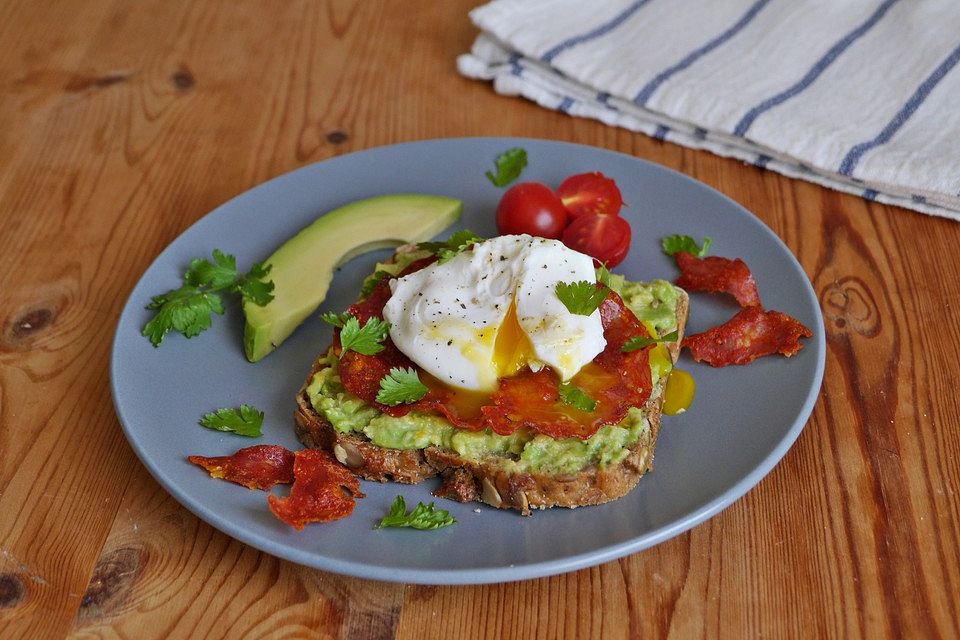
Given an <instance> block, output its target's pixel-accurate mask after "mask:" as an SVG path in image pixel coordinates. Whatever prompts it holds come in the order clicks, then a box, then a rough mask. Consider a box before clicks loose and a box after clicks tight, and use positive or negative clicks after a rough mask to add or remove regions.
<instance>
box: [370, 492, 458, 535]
mask: <svg viewBox="0 0 960 640" xmlns="http://www.w3.org/2000/svg"><path fill="white" fill-rule="evenodd" d="M456 522H457V519H456V518H454V517H453V516H451V515H450V512H449V511H447V510H446V509H437V508H436V507H435V506H434V505H433V503H432V502H431V503H430V504H423V503H422V502H418V503H417V506H416V507H415V508H414V510H413V511H411V512H410V513H407V503H406V501H405V500H404V499H403V496H397V499H396V500H394V501H393V504H392V505H391V506H390V513H388V514H387V515H385V516H384V517H383V519H382V520H380V523H379V524H378V525H377V526H376V527H375V528H376V529H383V528H384V527H413V528H414V529H440V528H441V527H449V526H450V525H452V524H456Z"/></svg>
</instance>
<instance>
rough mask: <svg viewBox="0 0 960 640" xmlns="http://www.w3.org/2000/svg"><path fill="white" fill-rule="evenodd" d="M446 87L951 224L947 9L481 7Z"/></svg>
mask: <svg viewBox="0 0 960 640" xmlns="http://www.w3.org/2000/svg"><path fill="white" fill-rule="evenodd" d="M470 17H471V19H472V20H473V22H474V23H475V24H476V25H477V26H478V27H479V28H480V29H481V34H480V36H479V37H478V38H477V40H476V42H475V43H474V45H473V48H472V50H471V52H470V53H469V54H464V55H462V56H460V58H459V59H458V67H459V70H460V72H461V73H462V74H463V75H465V76H467V77H470V78H477V79H484V80H492V81H493V83H494V87H495V89H496V91H497V92H499V93H503V94H508V95H522V96H524V97H526V98H528V99H530V100H533V101H536V102H537V103H539V104H540V105H542V106H544V107H547V108H550V109H557V110H559V111H563V112H565V113H569V114H571V115H575V116H583V117H589V118H596V119H597V120H600V121H602V122H605V123H607V124H612V125H616V126H621V127H625V128H627V129H631V130H633V131H640V132H643V133H645V134H647V135H650V136H653V137H654V138H658V139H664V140H669V141H671V142H676V143H679V144H682V145H685V146H688V147H693V148H698V149H708V150H710V151H712V152H714V153H716V154H719V155H721V156H731V157H734V158H739V159H741V160H744V161H746V162H750V163H753V164H756V165H758V166H760V167H766V168H768V169H772V170H774V171H777V172H779V173H782V174H784V175H787V176H791V177H794V178H801V179H803V180H809V181H811V182H815V183H818V184H821V185H823V186H826V187H831V188H834V189H838V190H840V191H845V192H848V193H854V194H857V195H860V196H862V197H864V198H867V199H870V200H878V201H880V202H884V203H888V204H894V205H899V206H902V207H907V208H910V209H915V210H917V211H922V212H925V213H930V214H935V215H939V216H944V217H947V218H952V219H954V220H960V68H956V67H958V64H957V63H958V62H960V0H843V1H842V2H837V1H836V0H722V1H720V2H718V1H717V0H603V1H593V2H590V1H587V2H585V1H584V0H495V1H494V2H490V3H488V4H486V5H483V6H480V7H478V8H476V9H474V10H473V11H472V12H471V13H470Z"/></svg>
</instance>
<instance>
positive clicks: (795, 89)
mask: <svg viewBox="0 0 960 640" xmlns="http://www.w3.org/2000/svg"><path fill="white" fill-rule="evenodd" d="M897 2H899V0H886V2H884V3H883V4H882V5H880V6H879V7H877V10H876V11H874V12H873V15H871V16H870V17H869V18H867V20H866V21H865V22H864V23H863V24H861V25H860V26H859V27H857V28H856V29H854V30H853V31H851V32H850V33H848V34H847V35H845V36H843V37H842V38H840V40H838V41H837V42H836V43H835V44H834V45H833V46H832V47H830V50H829V51H827V53H826V54H825V55H824V56H823V57H822V58H820V59H819V60H817V62H816V63H815V64H814V65H813V67H811V68H810V70H809V71H807V73H806V75H804V76H803V78H801V79H800V81H799V82H797V83H796V84H794V85H793V86H792V87H790V88H789V89H787V90H785V91H783V92H781V93H778V94H777V95H775V96H773V97H771V98H767V99H766V100H764V101H763V102H761V103H760V104H758V105H757V106H755V107H753V108H752V109H750V111H748V112H747V114H746V115H745V116H743V118H742V119H741V120H740V122H738V123H737V126H736V127H734V130H733V133H734V135H738V136H742V135H744V134H746V133H747V129H749V128H750V125H752V124H753V121H754V120H756V119H757V117H759V116H760V115H761V114H763V113H764V112H765V111H769V110H770V109H772V108H774V107H776V106H777V105H779V104H783V103H784V102H786V101H787V100H789V99H790V98H792V97H794V96H795V95H797V94H798V93H801V92H802V91H803V90H804V89H806V88H807V87H809V86H810V85H811V84H813V83H814V81H815V80H816V79H817V78H819V77H820V74H821V73H823V72H824V71H826V69H827V67H829V66H830V65H831V64H833V62H834V61H835V60H836V59H837V58H839V57H840V55H841V54H843V52H844V51H846V50H847V49H848V48H849V47H850V45H852V44H853V43H854V42H856V41H857V40H858V39H859V38H860V37H861V36H862V35H863V34H865V33H866V32H867V31H869V30H870V29H872V28H873V26H874V25H875V24H877V23H878V22H880V20H881V19H882V18H883V16H884V15H885V14H886V13H887V11H888V10H889V9H890V7H892V6H893V5H894V4H896V3H897Z"/></svg>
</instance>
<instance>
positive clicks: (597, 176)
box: [557, 171, 623, 218]
mask: <svg viewBox="0 0 960 640" xmlns="http://www.w3.org/2000/svg"><path fill="white" fill-rule="evenodd" d="M557 195H559V196H560V201H561V202H563V206H565V207H566V208H567V210H568V211H569V212H570V216H571V217H573V218H579V217H580V216H582V215H586V214H592V215H611V216H615V215H617V213H619V212H620V208H621V207H622V206H623V196H622V195H621V194H620V189H619V188H618V187H617V183H616V182H614V181H613V180H611V179H610V178H608V177H607V176H605V175H603V174H602V173H600V172H599V171H594V172H593V173H580V174H577V175H575V176H570V177H569V178H567V179H566V180H564V181H563V182H562V183H561V184H560V188H558V189H557Z"/></svg>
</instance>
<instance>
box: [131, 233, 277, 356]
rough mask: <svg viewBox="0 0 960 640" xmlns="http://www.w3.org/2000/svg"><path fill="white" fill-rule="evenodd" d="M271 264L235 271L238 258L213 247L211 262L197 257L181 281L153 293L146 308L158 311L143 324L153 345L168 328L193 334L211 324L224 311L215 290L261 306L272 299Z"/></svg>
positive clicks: (187, 334) (144, 333) (221, 301)
mask: <svg viewBox="0 0 960 640" xmlns="http://www.w3.org/2000/svg"><path fill="white" fill-rule="evenodd" d="M269 273H270V266H269V265H267V266H264V265H263V264H262V263H257V264H255V265H253V266H252V267H251V268H250V271H249V272H248V273H246V274H244V275H241V274H240V273H238V272H237V260H236V258H234V257H233V256H232V255H230V254H228V253H224V252H222V251H220V250H219V249H214V250H213V262H210V261H209V260H207V259H206V258H197V259H195V260H193V261H191V262H190V268H189V269H187V272H186V273H185V274H184V275H183V285H182V286H181V287H180V288H179V289H173V290H172V291H168V292H166V293H162V294H160V295H157V296H153V298H151V300H150V304H148V305H147V309H150V310H152V311H156V312H157V314H156V315H155V316H154V317H153V318H151V319H150V321H149V322H147V324H146V325H144V327H143V331H142V333H143V335H144V336H146V337H147V338H148V339H149V340H150V343H151V344H152V345H153V346H154V347H159V346H160V343H161V342H163V338H164V336H166V335H167V333H169V332H170V331H177V332H179V333H182V334H183V335H184V336H186V337H187V338H192V337H194V336H196V335H199V334H200V333H202V332H204V331H206V330H207V329H209V328H210V325H211V321H212V317H213V315H212V314H214V313H216V314H218V315H221V314H223V300H222V299H221V297H220V295H219V294H218V293H217V292H220V291H229V292H234V293H239V294H240V295H241V296H242V297H243V298H244V300H250V301H251V302H253V303H254V304H257V305H260V306H263V305H265V304H267V303H268V302H270V301H271V300H273V293H272V291H273V282H268V281H266V280H265V278H266V277H267V274H269Z"/></svg>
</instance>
